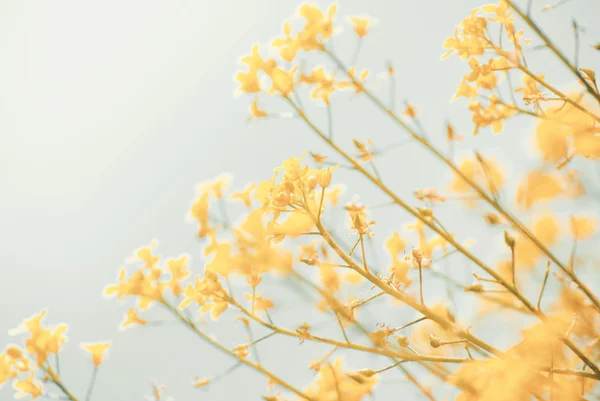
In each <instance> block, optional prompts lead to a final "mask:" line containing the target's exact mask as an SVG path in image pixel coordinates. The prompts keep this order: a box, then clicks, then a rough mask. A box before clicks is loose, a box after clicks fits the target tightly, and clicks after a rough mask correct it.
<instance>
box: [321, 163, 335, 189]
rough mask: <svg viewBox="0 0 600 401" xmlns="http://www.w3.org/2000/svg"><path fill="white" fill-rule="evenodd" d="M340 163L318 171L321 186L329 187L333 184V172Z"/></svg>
mask: <svg viewBox="0 0 600 401" xmlns="http://www.w3.org/2000/svg"><path fill="white" fill-rule="evenodd" d="M339 166H340V165H339V164H336V165H335V166H333V167H325V168H322V169H321V170H319V172H318V173H317V183H318V184H319V185H320V186H321V188H327V187H328V186H329V184H331V172H332V171H335V170H336V169H337V168H338V167H339Z"/></svg>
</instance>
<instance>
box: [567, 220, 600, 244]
mask: <svg viewBox="0 0 600 401" xmlns="http://www.w3.org/2000/svg"><path fill="white" fill-rule="evenodd" d="M595 233H596V219H595V218H593V217H572V218H571V235H573V237H574V238H575V239H577V240H579V241H585V240H588V239H590V238H592V237H593V236H594V234H595Z"/></svg>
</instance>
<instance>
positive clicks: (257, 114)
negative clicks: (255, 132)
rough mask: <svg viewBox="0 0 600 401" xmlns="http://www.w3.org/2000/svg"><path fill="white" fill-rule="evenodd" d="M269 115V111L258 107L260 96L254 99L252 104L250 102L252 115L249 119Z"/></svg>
mask: <svg viewBox="0 0 600 401" xmlns="http://www.w3.org/2000/svg"><path fill="white" fill-rule="evenodd" d="M267 116H268V114H267V112H266V111H264V110H263V109H260V108H259V107H258V98H257V99H254V101H253V102H252V104H250V117H248V119H249V120H252V119H253V118H262V117H267Z"/></svg>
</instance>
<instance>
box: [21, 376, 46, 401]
mask: <svg viewBox="0 0 600 401" xmlns="http://www.w3.org/2000/svg"><path fill="white" fill-rule="evenodd" d="M13 387H14V388H15V390H18V393H17V394H15V398H23V397H25V396H30V397H31V399H32V400H35V399H36V398H38V397H39V396H40V395H42V393H43V391H44V389H43V387H42V383H41V382H40V381H39V380H37V379H35V378H34V377H33V373H31V375H30V376H29V377H28V378H27V379H25V380H15V381H14V383H13Z"/></svg>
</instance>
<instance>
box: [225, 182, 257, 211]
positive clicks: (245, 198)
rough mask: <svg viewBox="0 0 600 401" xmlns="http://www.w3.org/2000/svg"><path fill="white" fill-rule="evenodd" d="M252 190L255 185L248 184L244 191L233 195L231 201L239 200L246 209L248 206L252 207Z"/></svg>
mask: <svg viewBox="0 0 600 401" xmlns="http://www.w3.org/2000/svg"><path fill="white" fill-rule="evenodd" d="M254 188H256V185H255V184H250V185H248V186H246V189H244V190H243V191H240V192H236V193H234V194H233V195H231V199H239V200H241V201H242V202H244V205H246V207H248V208H249V207H250V206H252V198H251V195H252V191H253V190H254Z"/></svg>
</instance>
